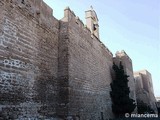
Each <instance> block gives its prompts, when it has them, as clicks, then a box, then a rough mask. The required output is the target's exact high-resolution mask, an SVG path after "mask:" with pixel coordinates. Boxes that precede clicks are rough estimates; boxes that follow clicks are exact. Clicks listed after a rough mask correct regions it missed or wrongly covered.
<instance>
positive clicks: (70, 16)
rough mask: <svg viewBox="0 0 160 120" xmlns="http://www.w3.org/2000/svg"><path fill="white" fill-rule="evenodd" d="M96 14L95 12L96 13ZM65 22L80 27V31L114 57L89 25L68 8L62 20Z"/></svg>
mask: <svg viewBox="0 0 160 120" xmlns="http://www.w3.org/2000/svg"><path fill="white" fill-rule="evenodd" d="M94 12H95V11H94ZM61 20H62V21H64V22H69V23H71V24H72V25H75V26H78V29H79V31H84V33H85V34H88V35H89V36H90V37H91V38H92V39H95V40H97V41H99V42H100V44H101V45H102V47H103V48H104V49H105V50H106V52H107V53H109V55H111V56H113V54H112V53H111V52H110V50H109V49H108V48H107V47H106V46H105V45H104V44H103V43H102V42H101V41H100V39H99V38H98V37H97V36H96V35H95V34H94V33H93V32H92V31H91V30H90V29H89V27H88V26H87V25H85V24H84V23H83V21H82V20H81V19H80V18H79V17H78V16H76V15H75V13H74V12H73V11H72V10H71V9H70V8H69V7H66V8H65V9H64V17H63V18H62V19H61Z"/></svg>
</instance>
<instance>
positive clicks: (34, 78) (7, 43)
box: [0, 0, 136, 120]
mask: <svg viewBox="0 0 160 120" xmlns="http://www.w3.org/2000/svg"><path fill="white" fill-rule="evenodd" d="M52 14H53V10H52V9H51V8H50V7H49V6H48V5H46V3H44V2H43V0H0V120H1V119H2V120H9V119H17V120H25V119H27V120H28V119H33V120H39V119H43V120H45V119H50V120H105V119H108V118H114V115H113V113H112V109H111V106H112V102H111V98H110V95H109V93H110V83H111V81H112V77H113V76H114V73H113V70H112V65H113V62H115V63H116V64H117V65H119V62H120V61H122V64H123V66H124V68H125V72H126V74H128V75H129V76H130V77H129V87H130V91H131V93H130V97H131V98H133V99H135V100H136V94H135V88H136V87H135V85H136V83H135V80H134V76H133V68H132V61H131V59H130V58H129V56H128V55H127V54H126V53H125V52H124V51H121V52H117V53H116V56H115V57H113V55H112V53H111V52H110V51H109V49H108V48H107V47H106V46H104V44H103V43H102V42H101V41H100V39H99V25H98V18H97V15H96V12H95V11H94V10H93V9H90V10H88V11H86V25H84V24H83V22H82V21H81V20H80V19H79V18H78V17H77V16H76V15H75V14H74V12H73V11H71V10H70V8H69V7H67V8H66V9H65V10H64V17H63V18H62V19H61V20H57V19H56V18H55V17H54V16H53V15H52ZM135 111H136V110H135Z"/></svg>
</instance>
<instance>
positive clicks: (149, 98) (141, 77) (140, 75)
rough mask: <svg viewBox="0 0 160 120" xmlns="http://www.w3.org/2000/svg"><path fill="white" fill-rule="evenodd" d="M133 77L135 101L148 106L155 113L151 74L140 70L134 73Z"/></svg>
mask: <svg viewBox="0 0 160 120" xmlns="http://www.w3.org/2000/svg"><path fill="white" fill-rule="evenodd" d="M134 77H135V80H136V96H137V99H138V100H141V101H143V102H144V103H146V104H148V105H149V106H150V107H151V108H152V109H153V110H154V111H155V112H157V109H156V98H155V96H154V90H153V83H152V77H151V74H150V73H149V72H148V71H147V70H141V71H137V72H134Z"/></svg>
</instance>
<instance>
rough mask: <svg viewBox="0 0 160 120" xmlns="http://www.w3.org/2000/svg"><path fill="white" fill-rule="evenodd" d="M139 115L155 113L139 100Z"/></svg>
mask: <svg viewBox="0 0 160 120" xmlns="http://www.w3.org/2000/svg"><path fill="white" fill-rule="evenodd" d="M137 110H138V114H145V113H155V112H154V110H153V109H152V108H151V107H150V106H148V105H147V104H146V103H144V102H143V101H141V100H137Z"/></svg>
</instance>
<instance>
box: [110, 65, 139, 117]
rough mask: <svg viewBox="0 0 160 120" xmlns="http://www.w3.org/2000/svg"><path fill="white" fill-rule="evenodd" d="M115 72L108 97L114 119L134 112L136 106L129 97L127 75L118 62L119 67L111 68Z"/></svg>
mask: <svg viewBox="0 0 160 120" xmlns="http://www.w3.org/2000/svg"><path fill="white" fill-rule="evenodd" d="M112 68H113V70H114V72H115V79H114V80H113V81H112V83H111V84H110V86H111V91H110V96H111V99H112V111H113V113H114V114H115V116H116V117H122V116H123V117H124V114H125V113H131V112H133V111H134V109H135V107H136V105H135V103H134V102H135V101H134V100H133V99H131V98H130V97H129V93H130V90H129V87H128V77H129V76H128V75H126V74H125V72H124V68H123V66H122V64H121V62H120V65H119V67H118V66H117V65H115V63H114V64H113V66H112Z"/></svg>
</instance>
